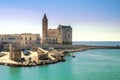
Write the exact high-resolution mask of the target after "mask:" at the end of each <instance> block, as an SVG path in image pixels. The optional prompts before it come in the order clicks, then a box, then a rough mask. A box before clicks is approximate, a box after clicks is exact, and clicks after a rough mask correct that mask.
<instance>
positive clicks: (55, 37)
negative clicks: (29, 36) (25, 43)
mask: <svg viewBox="0 0 120 80" xmlns="http://www.w3.org/2000/svg"><path fill="white" fill-rule="evenodd" d="M42 31H43V32H42V44H72V28H71V26H64V25H59V26H58V27H57V29H48V19H47V16H46V14H44V17H43V19H42Z"/></svg>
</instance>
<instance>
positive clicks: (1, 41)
mask: <svg viewBox="0 0 120 80" xmlns="http://www.w3.org/2000/svg"><path fill="white" fill-rule="evenodd" d="M40 40H41V39H40V34H30V33H24V34H1V35H0V50H2V51H9V44H16V45H19V46H20V47H21V48H31V47H33V46H35V45H40V42H41V41H40Z"/></svg>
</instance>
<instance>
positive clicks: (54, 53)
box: [0, 45, 120, 67]
mask: <svg viewBox="0 0 120 80" xmlns="http://www.w3.org/2000/svg"><path fill="white" fill-rule="evenodd" d="M62 46H63V45H62ZM57 47H60V48H59V49H56V50H50V51H48V53H49V56H50V58H52V57H53V58H54V60H52V59H50V60H40V61H38V62H32V63H19V62H15V63H13V62H9V61H8V62H7V61H6V62H5V61H3V62H2V61H0V65H5V66H12V67H33V66H39V65H48V64H55V63H59V62H65V59H64V56H65V54H66V53H70V52H82V51H86V50H91V49H120V47H119V46H87V45H71V47H70V45H69V46H68V47H67V48H64V49H61V45H60V46H57ZM65 47H66V46H65ZM46 48H47V47H46ZM0 58H1V57H0Z"/></svg>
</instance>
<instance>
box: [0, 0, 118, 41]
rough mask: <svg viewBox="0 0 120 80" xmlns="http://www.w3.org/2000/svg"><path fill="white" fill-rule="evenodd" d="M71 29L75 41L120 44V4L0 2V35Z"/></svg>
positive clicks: (108, 0) (97, 0) (98, 0)
mask: <svg viewBox="0 0 120 80" xmlns="http://www.w3.org/2000/svg"><path fill="white" fill-rule="evenodd" d="M44 13H46V15H47V18H48V23H49V28H57V27H58V25H59V24H62V25H71V27H72V29H73V41H120V0H0V34H14V33H17V34H20V33H39V34H40V35H42V18H43V15H44Z"/></svg>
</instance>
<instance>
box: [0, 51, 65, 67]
mask: <svg viewBox="0 0 120 80" xmlns="http://www.w3.org/2000/svg"><path fill="white" fill-rule="evenodd" d="M4 53H7V54H6V55H5V56H2V57H0V64H1V65H6V66H12V67H32V66H38V65H47V64H55V63H58V62H64V61H65V59H64V54H63V53H61V52H59V51H57V50H50V51H48V52H47V53H46V54H41V55H40V54H38V52H32V51H30V54H29V55H24V54H23V52H21V56H22V57H21V59H20V60H18V61H13V60H11V59H9V54H10V53H9V52H4Z"/></svg>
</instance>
